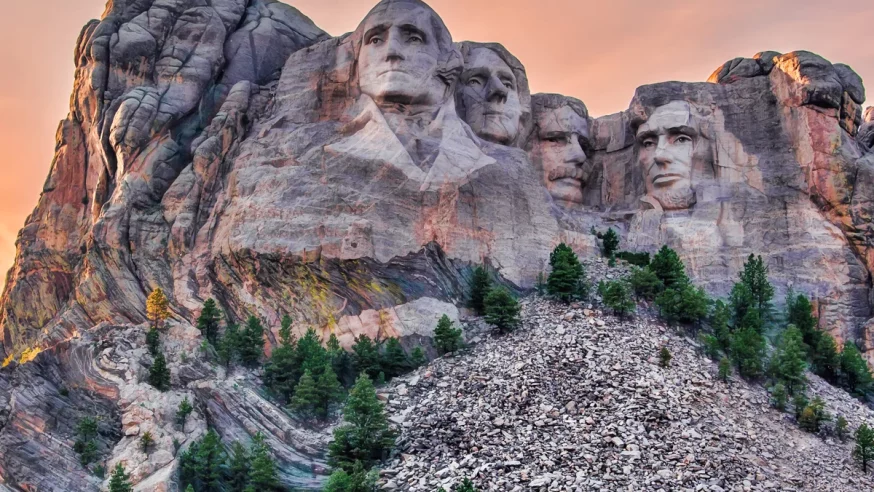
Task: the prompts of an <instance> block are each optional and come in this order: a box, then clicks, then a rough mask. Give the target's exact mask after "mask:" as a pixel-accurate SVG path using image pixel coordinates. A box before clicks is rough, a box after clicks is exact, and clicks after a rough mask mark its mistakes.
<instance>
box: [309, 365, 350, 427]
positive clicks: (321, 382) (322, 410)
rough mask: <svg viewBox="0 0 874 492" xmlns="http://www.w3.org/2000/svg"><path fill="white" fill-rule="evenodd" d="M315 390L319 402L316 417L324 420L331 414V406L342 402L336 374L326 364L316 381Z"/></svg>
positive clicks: (341, 391) (341, 389)
mask: <svg viewBox="0 0 874 492" xmlns="http://www.w3.org/2000/svg"><path fill="white" fill-rule="evenodd" d="M316 389H317V391H318V395H319V400H318V408H317V415H318V416H319V417H320V418H322V419H325V418H327V417H328V416H329V415H330V413H331V405H333V404H335V403H339V402H341V401H343V396H344V394H343V385H342V384H340V381H339V380H338V379H337V374H336V373H334V369H332V368H331V365H330V364H326V365H325V368H324V369H323V370H322V373H321V374H320V375H319V379H318V380H316Z"/></svg>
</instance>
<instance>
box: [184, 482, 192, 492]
mask: <svg viewBox="0 0 874 492" xmlns="http://www.w3.org/2000/svg"><path fill="white" fill-rule="evenodd" d="M185 492H194V485H191V484H188V487H185Z"/></svg>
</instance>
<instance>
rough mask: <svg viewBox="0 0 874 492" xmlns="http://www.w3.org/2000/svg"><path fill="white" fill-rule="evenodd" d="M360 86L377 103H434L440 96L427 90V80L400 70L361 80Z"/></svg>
mask: <svg viewBox="0 0 874 492" xmlns="http://www.w3.org/2000/svg"><path fill="white" fill-rule="evenodd" d="M360 86H361V92H363V93H364V94H368V95H370V96H371V97H372V98H373V99H374V100H375V101H376V102H378V103H379V102H398V103H406V104H414V103H432V104H436V103H438V102H439V100H440V99H441V96H442V94H434V93H432V91H429V90H427V89H428V88H429V87H428V86H430V84H428V83H427V82H425V81H422V80H421V79H419V78H417V77H415V76H413V75H410V74H409V73H407V72H402V71H391V72H386V73H383V74H381V75H379V76H377V77H375V78H373V79H369V80H362V81H361V83H360Z"/></svg>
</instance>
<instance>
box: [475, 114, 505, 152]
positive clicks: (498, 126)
mask: <svg viewBox="0 0 874 492" xmlns="http://www.w3.org/2000/svg"><path fill="white" fill-rule="evenodd" d="M480 121H481V123H479V122H478V123H479V124H476V125H471V129H472V130H473V131H474V133H476V134H477V135H478V136H479V137H480V138H482V139H483V140H487V141H489V142H494V143H498V144H502V145H507V144H509V143H511V142H512V141H513V140H514V139H515V138H516V124H515V122H514V121H513V120H512V119H511V118H509V117H507V116H506V115H504V114H486V115H483V117H482V119H481V120H480Z"/></svg>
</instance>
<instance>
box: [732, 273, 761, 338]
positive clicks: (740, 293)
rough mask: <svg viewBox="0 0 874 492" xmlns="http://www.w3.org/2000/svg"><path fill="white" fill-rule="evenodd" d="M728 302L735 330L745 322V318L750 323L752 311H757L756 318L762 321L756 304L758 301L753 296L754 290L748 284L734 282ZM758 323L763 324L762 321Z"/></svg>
mask: <svg viewBox="0 0 874 492" xmlns="http://www.w3.org/2000/svg"><path fill="white" fill-rule="evenodd" d="M728 303H729V305H730V306H731V315H732V323H733V324H734V328H735V330H736V329H738V328H739V327H740V325H741V324H744V323H745V321H744V320H746V323H747V324H749V321H750V319H751V315H750V313H755V315H756V319H757V320H759V321H761V316H759V311H758V308H756V306H755V303H756V301H755V299H754V298H753V292H752V291H751V290H750V288H749V286H747V284H745V283H743V282H738V283H736V284H734V286H733V287H732V288H731V293H730V294H729V297H728ZM757 324H758V325H760V326H761V325H762V323H761V322H758V323H757Z"/></svg>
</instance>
